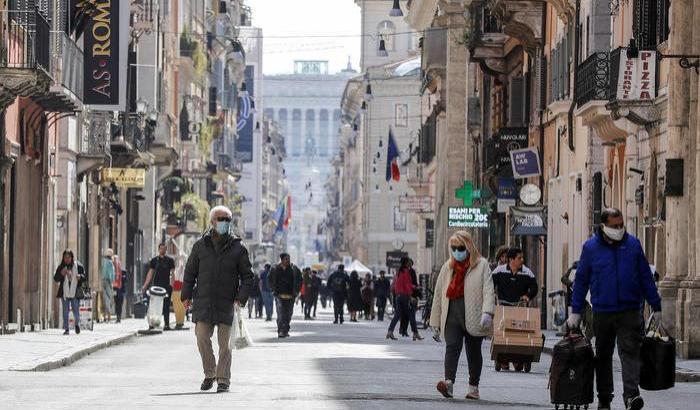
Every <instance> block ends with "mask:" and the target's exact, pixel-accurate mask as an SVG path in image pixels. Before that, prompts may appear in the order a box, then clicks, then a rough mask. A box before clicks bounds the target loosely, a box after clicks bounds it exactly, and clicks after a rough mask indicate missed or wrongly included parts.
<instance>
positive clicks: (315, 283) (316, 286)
mask: <svg viewBox="0 0 700 410" xmlns="http://www.w3.org/2000/svg"><path fill="white" fill-rule="evenodd" d="M320 291H321V278H319V277H318V272H316V271H315V270H312V271H311V274H310V275H309V277H308V278H307V279H306V280H305V281H304V297H305V298H306V304H305V305H304V306H305V308H304V319H306V320H311V319H315V318H316V305H317V304H318V295H319V292H320ZM312 311H313V313H312Z"/></svg>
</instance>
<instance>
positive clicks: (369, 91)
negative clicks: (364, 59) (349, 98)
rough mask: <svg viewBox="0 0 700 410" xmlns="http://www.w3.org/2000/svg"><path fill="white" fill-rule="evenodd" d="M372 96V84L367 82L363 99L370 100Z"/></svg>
mask: <svg viewBox="0 0 700 410" xmlns="http://www.w3.org/2000/svg"><path fill="white" fill-rule="evenodd" d="M373 98H374V96H373V95H372V86H371V85H370V84H369V82H367V88H365V101H367V102H370V101H372V99H373Z"/></svg>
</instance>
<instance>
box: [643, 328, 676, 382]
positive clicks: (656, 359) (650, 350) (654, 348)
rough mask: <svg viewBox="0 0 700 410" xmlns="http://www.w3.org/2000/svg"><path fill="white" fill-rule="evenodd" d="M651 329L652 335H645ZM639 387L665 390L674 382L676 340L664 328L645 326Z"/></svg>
mask: <svg viewBox="0 0 700 410" xmlns="http://www.w3.org/2000/svg"><path fill="white" fill-rule="evenodd" d="M650 330H653V336H646V335H647V334H649V331H650ZM640 359H641V371H640V374H639V376H640V377H639V387H641V388H642V389H644V390H652V391H655V390H667V389H670V388H672V387H673V386H674V384H675V382H676V341H675V339H674V338H672V337H671V336H670V335H669V334H668V332H667V331H666V329H664V328H663V326H661V325H657V326H655V327H654V328H653V329H652V326H651V323H649V325H648V326H647V329H646V331H645V336H644V339H643V340H642V350H641V353H640Z"/></svg>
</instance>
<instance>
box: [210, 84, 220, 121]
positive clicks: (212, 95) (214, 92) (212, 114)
mask: <svg viewBox="0 0 700 410" xmlns="http://www.w3.org/2000/svg"><path fill="white" fill-rule="evenodd" d="M216 97H217V89H216V87H209V116H210V117H216V111H217V109H218V107H217V98H216Z"/></svg>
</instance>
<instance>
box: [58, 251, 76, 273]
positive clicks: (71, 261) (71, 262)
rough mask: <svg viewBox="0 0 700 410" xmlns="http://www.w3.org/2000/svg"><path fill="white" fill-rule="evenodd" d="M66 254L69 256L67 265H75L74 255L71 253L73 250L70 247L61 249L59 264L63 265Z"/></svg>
mask: <svg viewBox="0 0 700 410" xmlns="http://www.w3.org/2000/svg"><path fill="white" fill-rule="evenodd" d="M66 256H70V265H67V266H69V267H71V268H72V267H73V265H75V255H73V251H72V250H70V249H66V250H65V251H63V256H61V265H65V264H66V263H65V262H64V260H65V259H66Z"/></svg>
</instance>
